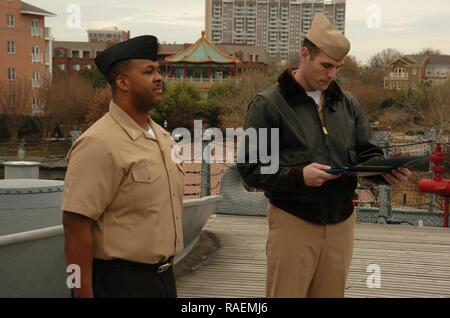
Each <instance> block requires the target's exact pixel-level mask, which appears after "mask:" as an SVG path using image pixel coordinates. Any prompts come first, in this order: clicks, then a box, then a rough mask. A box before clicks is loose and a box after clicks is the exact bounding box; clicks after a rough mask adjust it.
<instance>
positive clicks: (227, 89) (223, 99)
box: [210, 75, 276, 128]
mask: <svg viewBox="0 0 450 318" xmlns="http://www.w3.org/2000/svg"><path fill="white" fill-rule="evenodd" d="M275 82H276V78H275V75H274V76H263V75H259V76H247V77H244V78H242V79H241V80H240V82H235V81H233V80H230V81H228V82H226V83H225V84H221V85H222V86H217V87H216V90H215V91H213V94H215V95H216V96H211V93H212V92H211V91H210V97H212V98H211V100H212V102H214V99H215V100H216V101H217V102H218V103H220V105H221V106H222V109H223V113H222V115H221V116H220V117H221V118H220V122H221V123H222V127H226V128H237V127H242V126H243V124H244V120H245V117H246V114H247V109H248V105H249V104H250V102H251V101H252V100H253V99H254V98H255V96H256V95H257V94H258V93H260V92H262V91H263V90H265V89H266V88H268V87H270V86H271V85H273V84H275Z"/></svg>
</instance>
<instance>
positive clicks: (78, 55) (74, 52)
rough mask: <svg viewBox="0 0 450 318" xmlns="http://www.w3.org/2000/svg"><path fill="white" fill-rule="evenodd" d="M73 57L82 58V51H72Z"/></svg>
mask: <svg viewBox="0 0 450 318" xmlns="http://www.w3.org/2000/svg"><path fill="white" fill-rule="evenodd" d="M72 58H80V51H72Z"/></svg>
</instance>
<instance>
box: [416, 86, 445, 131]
mask: <svg viewBox="0 0 450 318" xmlns="http://www.w3.org/2000/svg"><path fill="white" fill-rule="evenodd" d="M412 106H413V107H410V109H411V111H412V112H413V113H414V114H416V115H417V116H418V117H419V118H420V119H421V121H422V122H423V124H422V125H423V126H424V127H425V128H428V129H431V128H433V129H435V130H436V133H437V137H438V139H439V138H440V137H441V136H443V135H444V134H449V133H450V116H449V113H450V80H447V81H446V82H444V83H442V84H438V85H435V86H432V87H430V88H429V89H428V90H427V94H426V95H425V98H424V102H423V104H422V105H420V104H419V105H412Z"/></svg>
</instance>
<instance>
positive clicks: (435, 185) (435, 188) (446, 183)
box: [419, 144, 450, 227]
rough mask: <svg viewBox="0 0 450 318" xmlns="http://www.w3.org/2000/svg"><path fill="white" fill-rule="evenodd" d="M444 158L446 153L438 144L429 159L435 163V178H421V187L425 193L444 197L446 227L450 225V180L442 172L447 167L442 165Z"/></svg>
mask: <svg viewBox="0 0 450 318" xmlns="http://www.w3.org/2000/svg"><path fill="white" fill-rule="evenodd" d="M444 159H445V155H444V152H443V151H442V148H441V145H439V144H437V145H436V150H435V151H434V152H433V154H432V155H431V156H430V158H429V160H430V161H431V162H433V163H434V168H433V172H434V177H433V179H422V180H420V182H419V189H420V191H421V192H423V193H433V194H436V195H440V196H442V197H444V227H448V215H449V211H448V210H449V198H450V180H447V179H443V178H442V172H443V171H444V169H445V168H444V166H443V165H442V164H443V162H444Z"/></svg>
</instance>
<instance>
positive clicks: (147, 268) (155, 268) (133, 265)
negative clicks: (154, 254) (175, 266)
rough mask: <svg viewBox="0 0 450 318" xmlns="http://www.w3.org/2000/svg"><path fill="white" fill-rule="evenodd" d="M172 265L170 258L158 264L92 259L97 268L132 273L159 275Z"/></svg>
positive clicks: (171, 258)
mask: <svg viewBox="0 0 450 318" xmlns="http://www.w3.org/2000/svg"><path fill="white" fill-rule="evenodd" d="M172 263H173V257H170V258H169V259H167V260H165V261H163V262H161V263H158V264H145V263H137V262H132V261H127V260H123V259H113V260H109V261H105V260H100V259H94V264H95V265H98V266H112V267H116V268H122V269H127V270H132V271H141V272H154V273H157V274H161V273H164V272H165V271H167V270H169V269H170V268H171V267H172Z"/></svg>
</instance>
